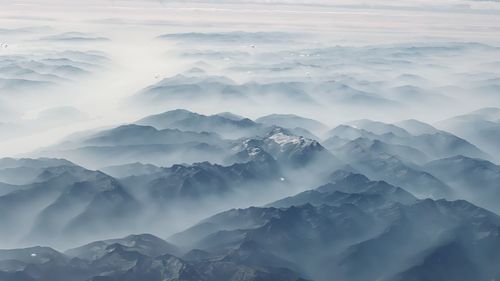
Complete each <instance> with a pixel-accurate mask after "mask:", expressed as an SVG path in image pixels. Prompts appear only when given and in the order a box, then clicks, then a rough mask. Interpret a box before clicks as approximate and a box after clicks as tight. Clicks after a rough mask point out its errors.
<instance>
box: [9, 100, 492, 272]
mask: <svg viewBox="0 0 500 281" xmlns="http://www.w3.org/2000/svg"><path fill="white" fill-rule="evenodd" d="M489 111H491V109H489ZM169 148H172V149H169ZM99 151H102V152H106V154H103V153H98V152H99ZM486 151H488V150H487V149H484V150H483V145H481V144H477V145H476V142H474V141H468V140H466V139H464V138H461V137H459V136H457V135H454V134H452V133H450V132H448V131H444V130H441V129H437V128H436V127H434V126H432V125H430V124H427V123H424V122H420V121H417V120H406V121H401V122H397V123H394V124H389V123H383V122H378V121H371V120H358V121H352V122H347V123H345V124H341V125H339V126H337V127H335V128H333V129H329V128H328V126H326V125H324V124H322V123H321V122H319V121H316V120H313V119H309V118H305V117H300V116H297V115H290V114H286V115H279V114H273V115H269V116H264V117H261V118H258V119H256V120H252V119H249V118H245V117H242V116H238V115H235V114H230V113H221V114H215V115H203V114H199V113H195V112H191V111H187V110H173V111H167V112H165V113H161V114H157V115H152V116H148V117H145V118H142V119H140V120H138V121H137V122H134V123H130V124H125V125H121V126H117V127H115V128H106V129H102V130H97V131H89V132H83V133H79V134H75V135H72V136H70V137H68V138H66V139H65V140H63V141H62V142H61V143H59V144H56V145H53V146H51V147H46V148H43V149H41V150H38V151H36V152H34V155H36V156H37V157H36V158H3V159H1V160H0V181H1V182H2V184H1V193H0V210H1V212H0V217H1V220H0V225H1V229H2V232H1V238H2V243H3V244H4V245H52V247H44V246H35V247H32V246H30V247H19V248H17V249H16V248H12V247H10V248H11V249H8V250H0V277H1V278H3V279H2V280H36V281H45V280H51V281H53V280H55V281H57V280H68V279H71V280H76V281H78V280H82V281H87V280H116V281H118V280H137V281H139V280H152V281H155V280H158V281H159V280H188V281H191V280H193V281H194V280H214V281H215V280H242V281H246V280H248V281H251V280H255V281H257V280H266V281H267V280H269V281H272V280H273V281H274V280H283V281H285V280H286V281H288V280H320V281H321V280H325V281H326V280H332V278H333V279H334V280H360V281H363V280H372V279H373V280H387V281H393V280H447V279H449V278H453V280H464V281H466V280H467V281H468V280H485V281H486V280H492V279H495V278H499V277H500V267H498V262H499V261H500V256H499V253H500V251H498V250H500V217H499V216H498V215H497V214H496V212H498V211H499V209H498V206H497V204H496V202H498V200H499V199H500V187H499V185H498V183H499V182H500V166H497V165H496V164H494V162H491V161H493V160H492V158H494V157H493V154H491V153H489V152H486ZM211 153H214V154H211ZM214 155H217V157H214ZM488 159H489V160H488ZM207 160H209V161H207ZM163 161H165V162H163ZM168 163H172V164H168ZM179 163H182V164H179ZM164 164H165V165H164ZM242 206H243V207H242ZM131 233H151V234H139V235H130V234H131ZM110 237H124V238H113V239H110ZM103 238H106V239H103ZM89 241H93V242H89ZM167 241H168V242H167ZM55 249H59V250H64V251H58V250H55ZM429 278H430V279H429Z"/></svg>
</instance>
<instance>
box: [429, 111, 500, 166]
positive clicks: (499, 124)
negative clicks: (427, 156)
mask: <svg viewBox="0 0 500 281" xmlns="http://www.w3.org/2000/svg"><path fill="white" fill-rule="evenodd" d="M436 126H438V127H439V128H443V129H444V130H447V131H450V132H452V133H454V134H456V135H458V136H461V137H463V138H464V139H467V140H469V141H471V142H473V143H474V144H476V145H477V146H479V147H480V148H482V149H483V150H484V151H487V152H488V153H490V154H491V155H493V156H494V157H493V159H495V160H496V161H498V160H499V159H498V153H499V152H500V151H499V148H498V145H497V140H498V138H499V136H500V109H499V108H493V107H490V108H483V109H479V110H476V111H473V112H470V113H468V114H464V115H459V116H456V117H452V118H449V119H446V120H443V121H440V122H438V123H437V124H436Z"/></svg>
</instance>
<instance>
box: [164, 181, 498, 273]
mask: <svg viewBox="0 0 500 281" xmlns="http://www.w3.org/2000/svg"><path fill="white" fill-rule="evenodd" d="M367 183H369V181H368V182H367ZM361 185H364V184H361ZM349 188H352V186H350V187H346V189H349ZM327 189H330V188H325V187H322V188H319V189H318V190H317V191H316V192H321V191H320V190H323V192H326V191H324V190H327ZM335 189H336V188H331V189H330V190H335ZM387 189H388V190H391V188H390V186H388V187H387ZM360 190H363V188H361V189H360ZM392 190H394V188H392ZM401 194H404V192H400V195H401ZM325 197H326V198H332V197H337V198H339V199H337V200H329V199H324V200H323V201H318V198H325ZM349 197H351V198H352V197H358V198H357V199H356V200H352V199H347V200H346V198H349ZM363 197H364V198H363ZM395 198H396V199H395V200H392V202H393V203H392V204H387V202H390V201H391V199H389V200H387V199H386V200H378V198H375V197H373V195H372V194H370V193H369V192H366V191H362V192H361V193H345V194H342V195H340V194H339V192H338V191H334V192H333V193H326V194H325V196H322V197H315V195H314V194H312V192H309V193H303V194H299V195H297V196H296V197H292V198H288V199H285V200H284V201H281V202H276V203H274V204H276V205H281V206H285V205H288V204H290V205H292V206H290V207H282V208H279V209H277V208H272V207H269V208H251V209H238V210H231V211H228V212H225V213H221V214H219V215H216V216H214V217H211V218H208V219H206V220H204V221H202V222H201V223H200V224H198V225H196V226H194V227H193V228H190V229H188V230H186V231H185V232H182V233H179V234H178V235H176V236H174V237H173V240H174V241H179V242H183V243H188V241H190V243H192V244H190V245H192V247H194V248H198V249H201V250H203V251H205V252H207V253H208V254H206V255H208V256H219V255H221V254H222V253H231V252H232V251H233V250H232V249H234V248H238V247H241V246H238V245H244V244H247V243H254V244H257V245H259V246H254V247H253V248H254V249H258V248H262V249H265V251H266V255H263V254H261V255H263V256H277V257H280V259H284V260H287V261H288V262H290V263H292V264H296V265H299V266H297V267H296V268H297V270H299V271H302V272H305V273H306V274H310V276H311V277H312V278H313V279H315V280H331V278H332V277H334V278H336V279H339V280H367V278H376V279H379V280H413V279H411V278H417V279H415V280H426V279H419V278H423V277H422V276H426V275H428V276H430V277H429V278H431V280H437V279H433V278H439V277H440V276H441V277H442V276H459V275H460V274H461V273H463V274H465V275H464V276H460V277H459V279H458V280H468V279H470V278H473V279H477V280H489V279H491V278H492V277H493V276H497V275H498V269H497V268H496V266H495V264H496V262H494V261H496V259H497V258H498V256H497V254H494V253H493V252H491V251H484V249H485V247H493V248H495V249H498V247H499V246H500V240H499V237H498V231H499V229H500V228H499V227H500V218H499V217H498V216H496V215H494V214H493V213H490V212H488V211H486V210H484V209H481V208H478V207H476V206H474V205H472V204H470V203H467V202H465V201H453V202H451V201H444V200H438V201H433V200H431V199H426V200H421V201H418V200H416V199H415V198H412V197H411V196H403V197H401V196H398V197H395ZM401 199H404V200H401ZM407 199H410V200H407ZM308 200H310V201H312V202H313V203H314V204H317V205H315V206H313V205H311V204H308V203H306V204H305V205H304V204H302V203H303V202H307V201H308ZM397 200H399V201H406V202H405V203H398V202H397ZM367 202H370V204H366V203H367ZM294 203H300V204H301V205H293V204H294ZM186 240H187V241H186ZM437 260H439V261H440V263H439V266H437V265H436V264H435V261H437ZM441 261H442V262H441ZM462 263H463V264H464V268H460V269H459V268H456V267H457V266H458V265H460V264H462ZM326 264H328V265H329V266H325V265H326ZM380 264H383V265H384V266H383V267H380V266H379V265H380ZM406 278H410V279H406Z"/></svg>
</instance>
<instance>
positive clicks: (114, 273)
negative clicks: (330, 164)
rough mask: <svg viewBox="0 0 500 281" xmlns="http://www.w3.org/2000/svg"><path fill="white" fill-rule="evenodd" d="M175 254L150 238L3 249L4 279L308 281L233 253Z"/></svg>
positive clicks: (0, 253) (0, 257) (0, 259)
mask: <svg viewBox="0 0 500 281" xmlns="http://www.w3.org/2000/svg"><path fill="white" fill-rule="evenodd" d="M242 251H243V249H242ZM177 252H178V250H177V249H176V248H175V247H174V246H172V245H170V244H169V243H167V242H165V241H164V240H162V239H160V238H158V237H155V236H153V235H149V234H141V235H131V236H127V237H125V238H122V239H112V240H105V241H96V242H93V243H91V244H88V245H84V246H81V247H79V248H75V249H71V250H68V251H67V252H66V253H64V254H63V253H59V252H57V251H55V250H53V249H51V248H42V247H34V248H26V249H17V250H1V251H0V268H1V269H0V276H2V278H4V279H3V280H40V281H42V280H56V281H57V280H61V281H62V280H67V279H68V278H69V279H71V280H76V281H78V280H82V281H86V280H137V281H139V280H157V281H160V280H193V281H195V280H207V281H212V280H213V281H215V280H238V281H254V280H255V281H257V280H265V281H271V280H283V281H285V280H296V281H301V280H303V281H305V279H303V278H301V277H300V275H299V274H298V273H295V272H293V271H291V270H289V269H285V268H282V267H278V266H275V267H274V266H273V265H272V264H270V265H266V266H257V265H252V264H251V263H247V262H246V261H245V260H240V259H238V258H237V257H235V256H234V255H235V253H233V254H232V255H227V256H226V257H221V258H219V259H213V260H210V261H203V262H201V261H185V260H183V259H181V258H178V257H176V256H174V255H172V254H175V253H177ZM276 260H278V259H277V258H276ZM277 265H278V264H277ZM9 278H11V279H9Z"/></svg>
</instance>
